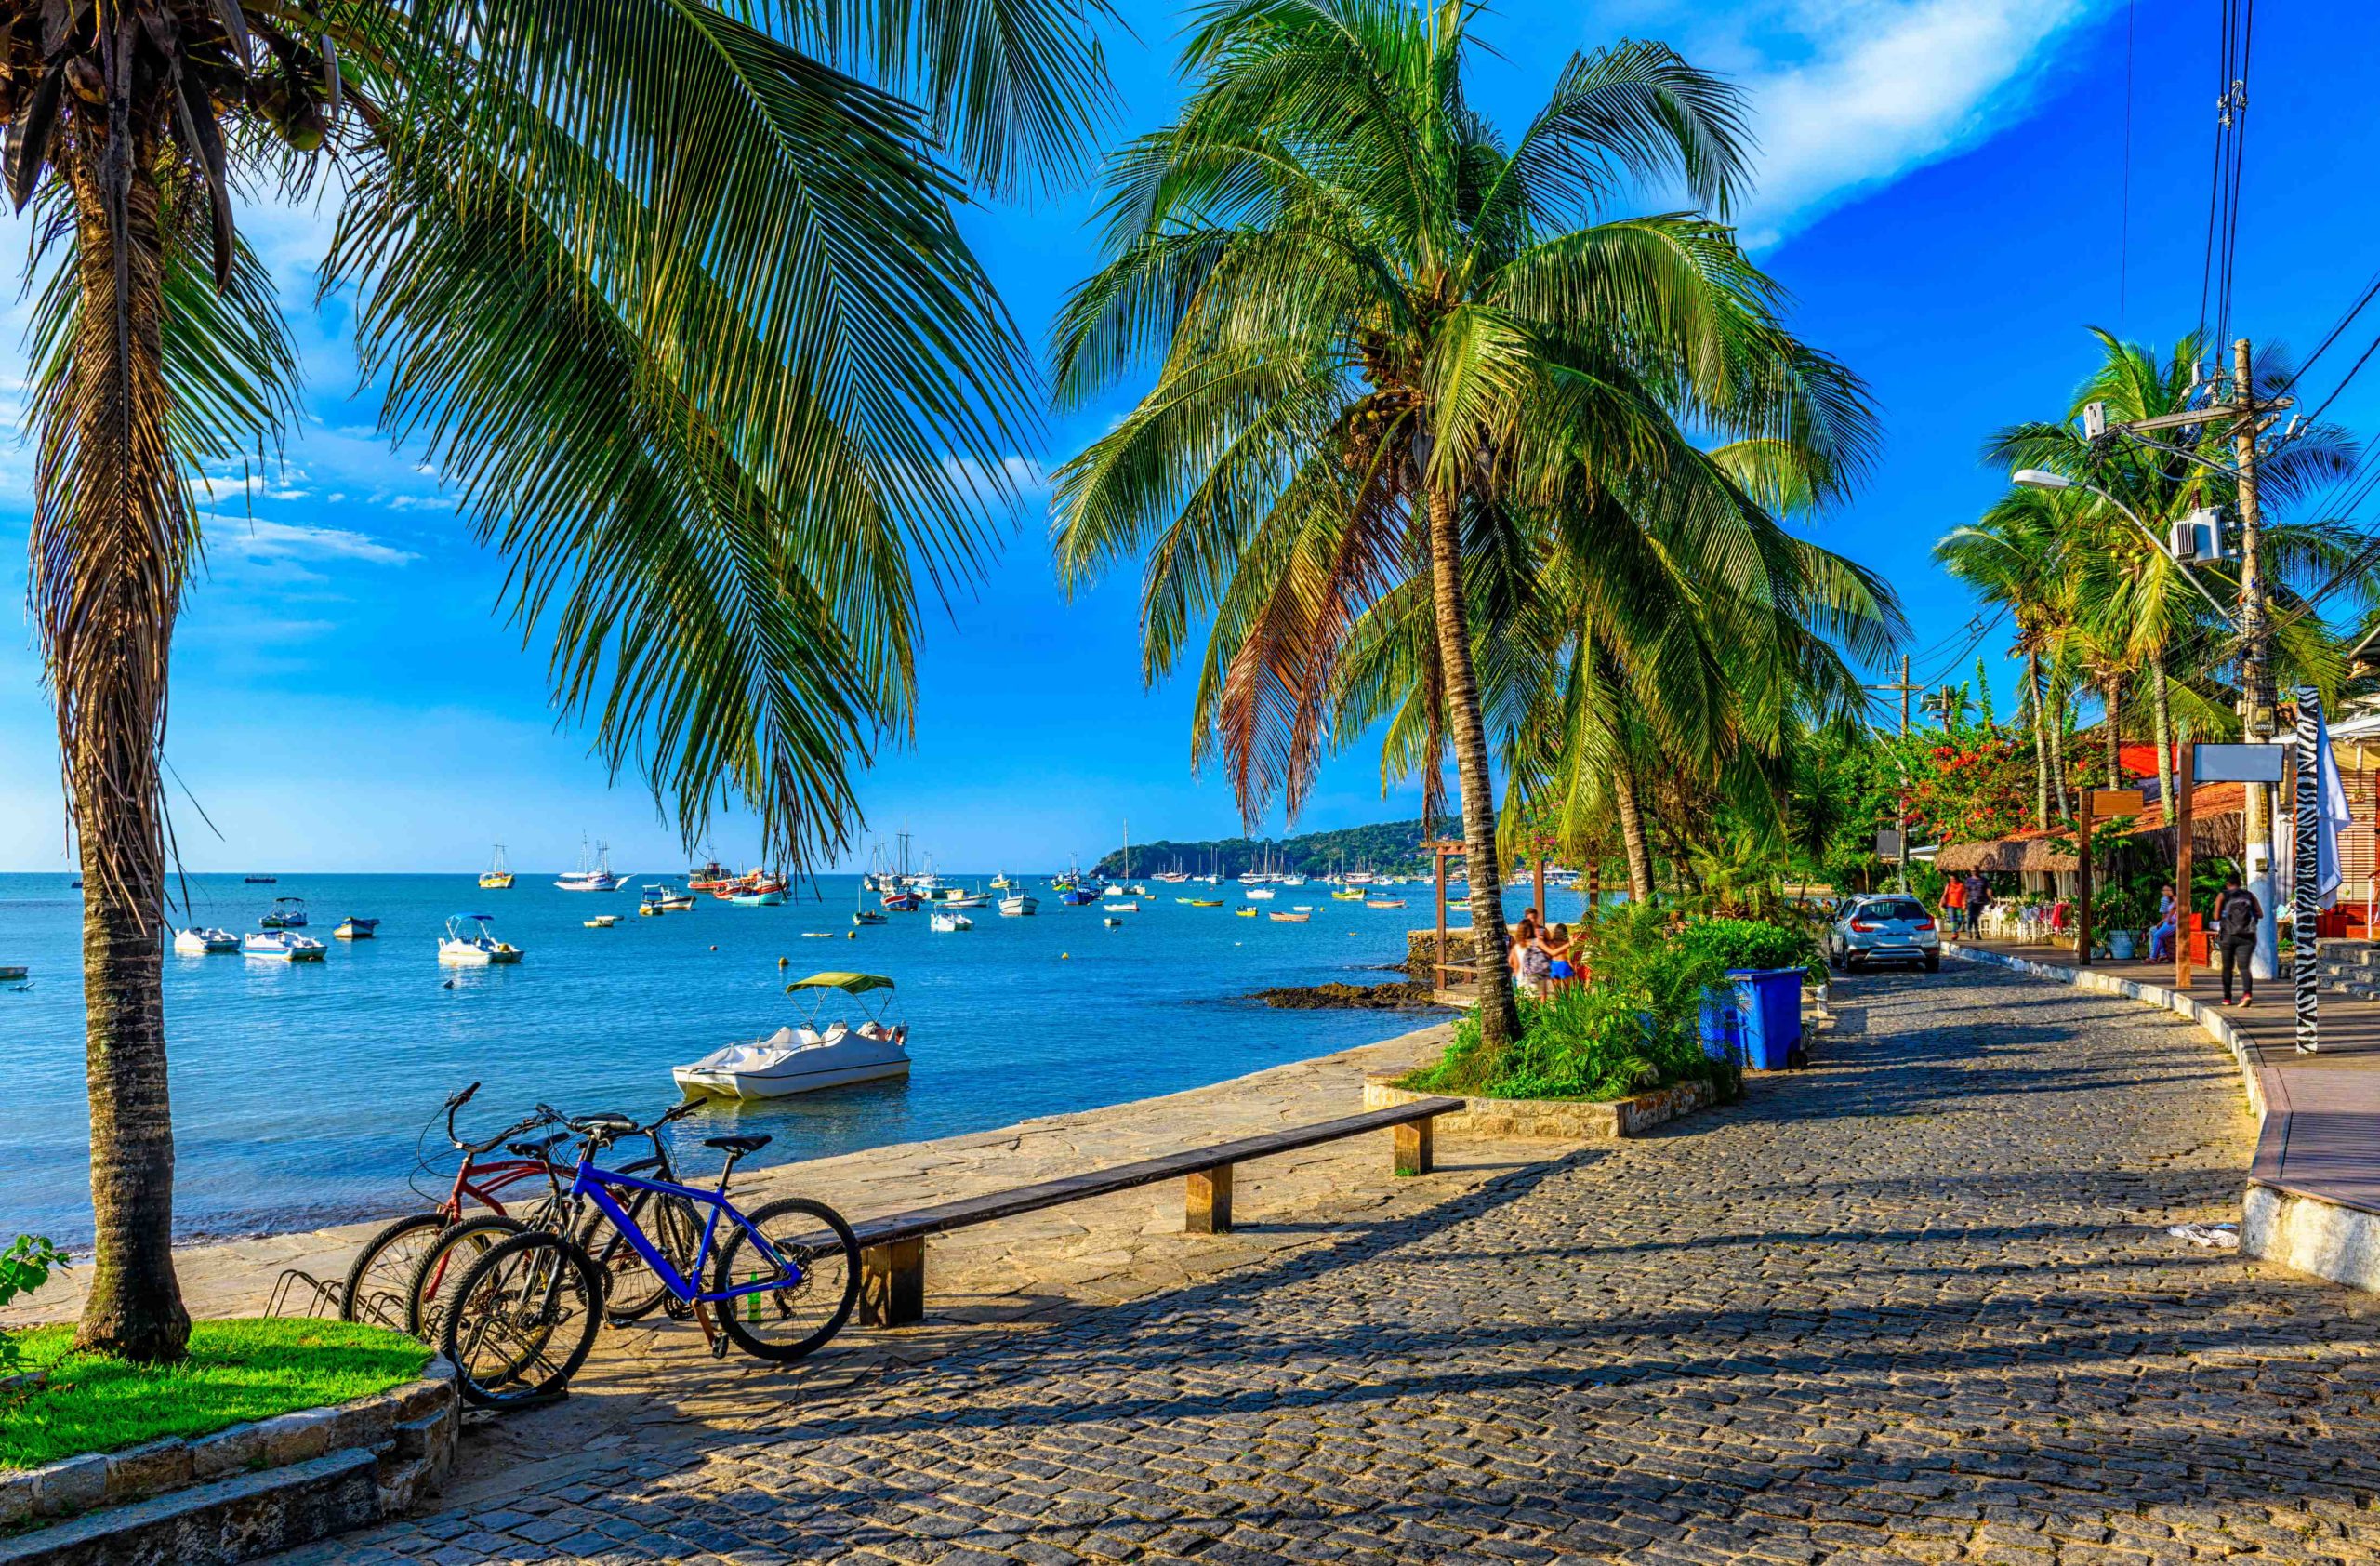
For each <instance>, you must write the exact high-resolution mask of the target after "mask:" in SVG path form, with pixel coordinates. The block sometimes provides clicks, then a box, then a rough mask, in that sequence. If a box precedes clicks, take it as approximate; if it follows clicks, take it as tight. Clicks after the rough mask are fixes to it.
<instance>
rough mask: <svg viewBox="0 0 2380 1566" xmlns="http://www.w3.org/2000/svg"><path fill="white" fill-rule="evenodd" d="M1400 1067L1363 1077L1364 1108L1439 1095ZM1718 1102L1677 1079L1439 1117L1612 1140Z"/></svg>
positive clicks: (1470, 1128)
mask: <svg viewBox="0 0 2380 1566" xmlns="http://www.w3.org/2000/svg"><path fill="white" fill-rule="evenodd" d="M1404 1074H1405V1073H1403V1072H1402V1071H1375V1072H1372V1073H1371V1074H1369V1076H1367V1077H1365V1079H1364V1108H1367V1109H1389V1108H1395V1107H1396V1106H1398V1105H1400V1104H1418V1103H1420V1102H1421V1100H1422V1099H1424V1098H1436V1097H1439V1096H1441V1095H1438V1094H1435V1093H1416V1092H1414V1091H1413V1090H1412V1089H1411V1088H1403V1087H1398V1086H1397V1085H1396V1079H1397V1078H1399V1077H1401V1076H1403V1075H1404ZM1717 1101H1718V1095H1716V1094H1714V1093H1712V1090H1711V1084H1710V1083H1708V1082H1680V1083H1678V1084H1677V1085H1676V1086H1674V1087H1665V1088H1660V1089H1659V1090H1657V1091H1655V1092H1652V1093H1640V1094H1638V1095H1636V1096H1634V1097H1633V1098H1616V1099H1612V1100H1610V1101H1609V1102H1607V1103H1601V1104H1590V1103H1587V1102H1584V1101H1582V1100H1580V1099H1575V1098H1466V1099H1464V1100H1463V1101H1462V1102H1463V1108H1462V1111H1461V1113H1460V1114H1451V1115H1440V1116H1439V1117H1438V1118H1437V1130H1438V1132H1439V1134H1440V1135H1452V1136H1460V1135H1473V1136H1515V1137H1546V1138H1558V1139H1561V1140H1564V1141H1572V1142H1616V1141H1619V1140H1620V1139H1621V1138H1623V1137H1628V1136H1642V1135H1645V1134H1646V1132H1648V1131H1650V1130H1652V1129H1653V1128H1654V1127H1655V1126H1658V1125H1664V1124H1666V1123H1668V1122H1669V1121H1673V1120H1675V1119H1677V1118H1678V1117H1679V1116H1680V1115H1690V1114H1692V1113H1694V1111H1695V1110H1697V1109H1705V1108H1710V1107H1711V1106H1712V1104H1713V1103H1716V1102H1717Z"/></svg>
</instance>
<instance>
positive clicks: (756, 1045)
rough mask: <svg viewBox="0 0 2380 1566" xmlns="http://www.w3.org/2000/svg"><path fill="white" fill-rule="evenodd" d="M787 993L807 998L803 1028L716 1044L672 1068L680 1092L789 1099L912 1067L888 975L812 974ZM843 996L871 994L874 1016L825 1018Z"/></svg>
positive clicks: (901, 1073)
mask: <svg viewBox="0 0 2380 1566" xmlns="http://www.w3.org/2000/svg"><path fill="white" fill-rule="evenodd" d="M785 989H786V993H787V994H788V995H793V994H797V993H799V994H804V995H807V996H808V997H809V1000H810V1002H811V1011H810V1016H809V1018H808V1019H807V1020H806V1021H804V1022H802V1023H801V1024H800V1026H798V1027H785V1028H780V1029H777V1030H776V1031H775V1032H774V1033H772V1034H770V1035H769V1036H768V1037H767V1038H765V1039H752V1040H748V1041H747V1042H743V1043H736V1044H729V1045H727V1046H726V1047H725V1048H723V1049H716V1050H713V1051H712V1052H711V1053H710V1054H708V1055H705V1056H703V1057H702V1058H701V1059H700V1060H697V1061H695V1062H694V1064H693V1065H691V1066H680V1067H677V1068H673V1069H672V1070H671V1071H670V1073H669V1074H670V1075H671V1076H672V1077H674V1078H676V1079H677V1082H678V1088H679V1091H680V1092H681V1093H683V1094H684V1095H686V1096H687V1097H689V1098H696V1097H703V1096H710V1097H717V1098H785V1097H789V1096H791V1095H794V1094H797V1093H816V1092H819V1091H820V1090H821V1089H825V1088H830V1087H849V1086H851V1085H853V1083H855V1082H885V1081H889V1080H892V1079H895V1078H906V1077H907V1076H908V1074H909V1052H908V1049H907V1047H906V1046H907V1042H908V1037H909V1025H908V1024H907V1023H906V1022H904V1023H901V1024H898V1025H897V1026H896V1025H892V1024H888V1023H887V1022H886V1021H885V1018H884V1013H885V1010H886V1008H887V1007H889V1006H890V1005H891V1003H892V997H893V981H892V980H891V979H889V978H886V977H885V976H884V975H882V974H845V973H832V974H813V975H810V976H809V977H808V978H805V979H796V980H795V981H794V982H793V983H791V984H788V985H787V986H786V987H785ZM838 995H840V996H843V997H845V998H847V999H849V1000H852V1001H854V1002H856V1001H859V1000H860V998H861V997H863V996H870V995H873V996H875V997H876V998H877V999H876V1001H875V1002H873V1004H874V1006H875V1013H874V1015H866V1016H863V1017H862V1018H861V1020H860V1021H858V1022H856V1023H853V1022H840V1021H838V1022H822V1021H821V1020H820V1018H819V1013H821V1012H822V1011H824V1010H825V1009H826V1006H828V1005H829V1004H831V1003H833V1002H834V1000H835V997H837V996H838Z"/></svg>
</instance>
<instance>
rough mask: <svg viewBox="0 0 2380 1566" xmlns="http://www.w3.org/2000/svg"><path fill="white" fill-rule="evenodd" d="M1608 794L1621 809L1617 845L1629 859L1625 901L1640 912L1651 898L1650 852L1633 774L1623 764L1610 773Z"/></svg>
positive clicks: (1651, 872) (1651, 866)
mask: <svg viewBox="0 0 2380 1566" xmlns="http://www.w3.org/2000/svg"><path fill="white" fill-rule="evenodd" d="M1611 793H1612V799H1613V801H1614V802H1615V803H1617V804H1618V806H1619V809H1620V845H1621V846H1622V848H1624V849H1625V850H1626V851H1627V856H1628V900H1629V901H1630V902H1632V903H1634V904H1636V905H1637V906H1638V907H1639V908H1641V907H1643V906H1644V905H1645V904H1646V903H1648V902H1650V901H1652V898H1653V849H1652V845H1651V844H1650V843H1646V841H1645V809H1644V806H1643V804H1642V803H1639V801H1638V800H1637V798H1636V774H1635V771H1634V769H1633V768H1632V767H1630V766H1629V764H1628V763H1626V762H1625V761H1622V762H1621V763H1620V764H1619V765H1618V766H1616V767H1613V768H1612V769H1611Z"/></svg>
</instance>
